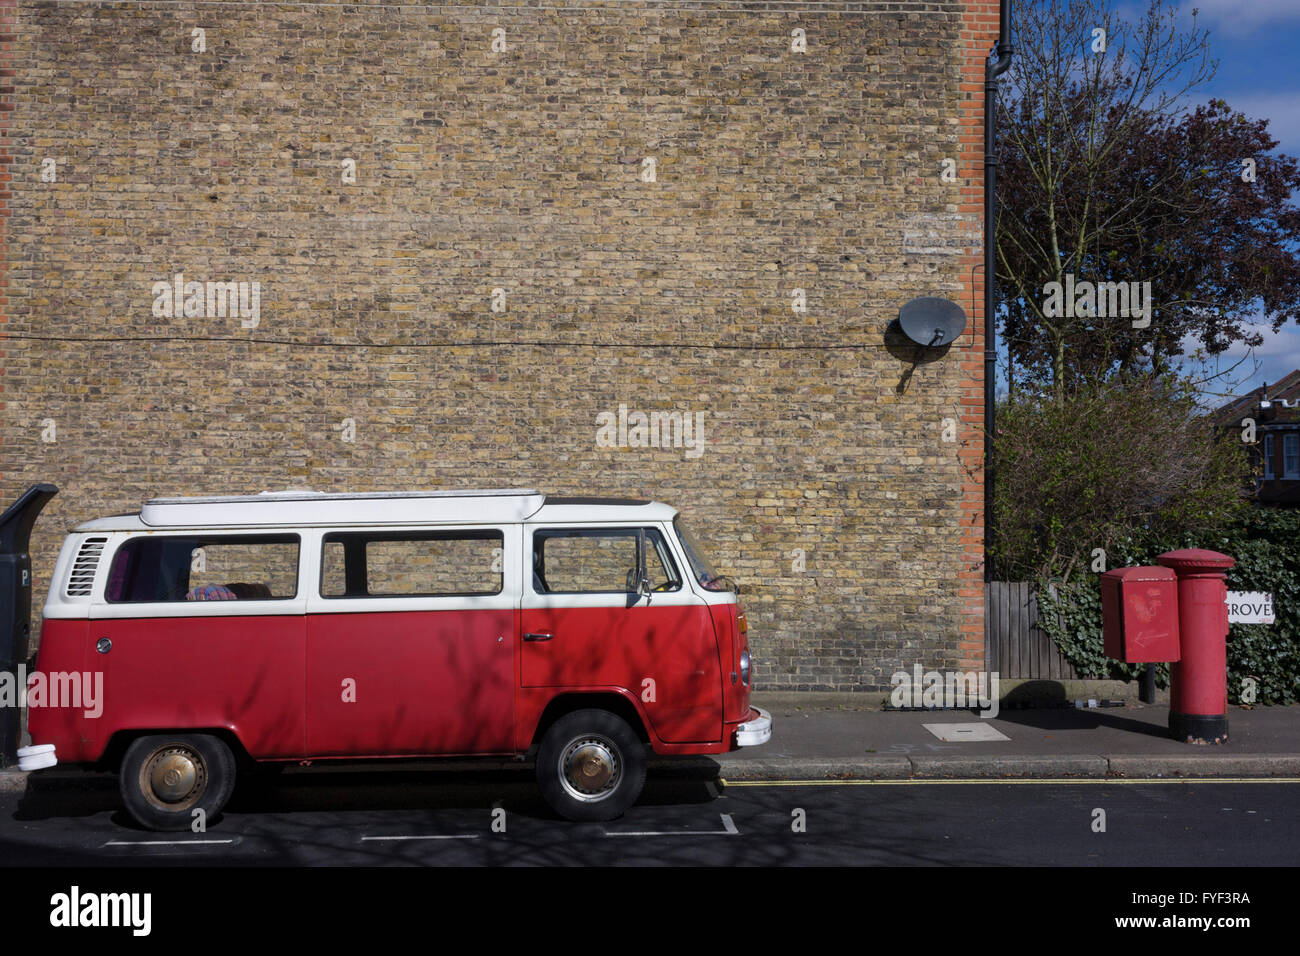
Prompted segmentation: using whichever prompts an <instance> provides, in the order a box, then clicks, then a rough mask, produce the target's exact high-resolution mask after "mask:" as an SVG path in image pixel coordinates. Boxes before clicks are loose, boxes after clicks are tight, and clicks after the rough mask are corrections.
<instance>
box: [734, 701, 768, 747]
mask: <svg viewBox="0 0 1300 956" xmlns="http://www.w3.org/2000/svg"><path fill="white" fill-rule="evenodd" d="M750 710H753V711H755V712H757V713H758V716H757V717H755V718H754V719H753V720H747V721H745V722H744V723H743V724H741V725H740V726H738V727H737V728H736V746H737V747H757V746H758V745H759V744H765V743H767V742H768V741H769V740H771V739H772V715H771V714H769V713H768V712H767V711H765V710H764V709H763V708H761V707H751V708H750Z"/></svg>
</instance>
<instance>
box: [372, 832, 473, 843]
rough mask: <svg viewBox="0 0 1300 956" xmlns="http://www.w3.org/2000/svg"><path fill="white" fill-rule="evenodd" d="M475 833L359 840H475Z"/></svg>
mask: <svg viewBox="0 0 1300 956" xmlns="http://www.w3.org/2000/svg"><path fill="white" fill-rule="evenodd" d="M478 837H479V835H478V834H477V833H434V834H428V835H421V836H372V837H362V838H361V842H362V843H364V842H365V841H367V840H477V839H478Z"/></svg>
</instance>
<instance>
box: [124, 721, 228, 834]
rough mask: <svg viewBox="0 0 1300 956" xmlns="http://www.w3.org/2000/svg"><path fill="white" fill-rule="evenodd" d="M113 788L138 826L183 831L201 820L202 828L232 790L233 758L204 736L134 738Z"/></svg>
mask: <svg viewBox="0 0 1300 956" xmlns="http://www.w3.org/2000/svg"><path fill="white" fill-rule="evenodd" d="M118 786H119V788H120V789H121V793H122V803H123V804H124V805H125V806H126V811H127V812H128V813H129V814H131V816H132V817H133V818H135V820H136V822H137V823H139V824H140V825H141V826H144V827H148V828H149V829H150V830H189V829H191V828H192V827H193V825H194V821H195V820H196V819H200V818H201V819H202V820H203V821H204V826H205V827H206V825H207V823H208V822H210V821H211V819H212V818H213V817H214V816H216V815H217V814H218V813H220V812H221V809H222V807H224V806H225V805H226V801H227V800H229V799H230V794H231V792H232V791H233V790H234V788H235V758H234V755H233V754H232V753H231V752H230V748H229V747H227V746H226V745H225V743H223V742H222V741H221V740H218V739H217V738H216V737H213V736H210V735H208V734H152V735H150V736H147V737H139V738H137V739H136V740H135V741H133V742H132V744H131V746H130V747H128V748H127V751H126V756H125V757H123V758H122V767H121V770H120V771H119V773H118ZM200 811H202V812H200Z"/></svg>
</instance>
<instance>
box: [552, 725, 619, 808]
mask: <svg viewBox="0 0 1300 956" xmlns="http://www.w3.org/2000/svg"><path fill="white" fill-rule="evenodd" d="M559 771H560V782H561V783H562V784H563V785H564V789H565V791H566V792H567V793H568V794H569V796H571V797H573V798H574V799H577V800H582V801H584V802H587V803H592V802H595V801H597V800H604V799H605V798H606V797H608V796H609V795H610V794H611V793H613V792H614V791H615V790H616V789H618V782H619V780H620V779H621V777H622V774H623V764H622V761H620V760H619V755H618V748H617V747H616V746H615V745H614V742H613V741H611V740H609V739H608V738H606V737H603V736H601V735H600V734H584V735H583V736H581V737H575V738H574V739H573V740H571V741H569V744H568V746H566V747H565V748H564V750H563V751H562V752H561V753H560V761H559Z"/></svg>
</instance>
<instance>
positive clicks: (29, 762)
mask: <svg viewBox="0 0 1300 956" xmlns="http://www.w3.org/2000/svg"><path fill="white" fill-rule="evenodd" d="M58 762H59V761H58V758H57V757H55V756H54V744H37V745H36V746H34V747H19V748H18V769H19V770H44V769H45V768H46V767H53V766H54V765H55V764H57V763H58Z"/></svg>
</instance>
